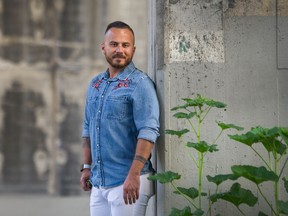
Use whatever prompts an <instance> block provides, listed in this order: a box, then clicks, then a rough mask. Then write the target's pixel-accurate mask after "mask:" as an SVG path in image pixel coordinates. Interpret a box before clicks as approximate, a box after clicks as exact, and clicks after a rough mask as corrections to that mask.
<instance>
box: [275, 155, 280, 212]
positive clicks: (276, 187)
mask: <svg viewBox="0 0 288 216" xmlns="http://www.w3.org/2000/svg"><path fill="white" fill-rule="evenodd" d="M274 158H275V162H274V172H275V174H276V175H277V176H278V161H277V153H276V152H275V156H274ZM279 178H280V177H279ZM278 183H279V179H278V180H277V181H275V182H274V196H275V206H276V211H277V214H276V215H279V207H278V199H279V184H278Z"/></svg>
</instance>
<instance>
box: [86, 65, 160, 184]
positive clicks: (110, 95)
mask: <svg viewBox="0 0 288 216" xmlns="http://www.w3.org/2000/svg"><path fill="white" fill-rule="evenodd" d="M158 136H159V104H158V99H157V96H156V91H155V87H154V84H153V82H152V80H151V79H150V78H149V77H148V76H147V75H146V74H145V73H143V72H141V71H139V70H138V69H137V68H135V66H134V64H133V62H131V63H130V64H129V65H128V66H127V67H126V68H125V69H124V70H123V71H121V72H120V73H119V74H118V75H117V76H116V77H114V78H109V72H108V70H107V71H106V72H104V73H101V74H99V75H98V76H96V77H95V78H93V79H92V81H91V82H90V84H89V87H88V90H87V95H86V107H85V117H84V123H83V131H82V137H89V138H90V142H91V155H92V161H93V162H92V168H91V182H92V184H93V185H94V186H96V187H103V188H105V187H106V188H108V187H114V186H118V185H121V184H123V183H124V181H125V179H126V177H127V175H128V172H129V169H130V166H131V164H132V162H133V158H134V155H135V150H136V144H137V139H140V138H141V139H145V140H148V141H151V142H153V143H155V141H156V139H157V137H158ZM151 171H153V168H152V165H151V162H150V160H148V161H147V162H146V163H145V165H144V168H143V170H142V172H141V173H146V172H151Z"/></svg>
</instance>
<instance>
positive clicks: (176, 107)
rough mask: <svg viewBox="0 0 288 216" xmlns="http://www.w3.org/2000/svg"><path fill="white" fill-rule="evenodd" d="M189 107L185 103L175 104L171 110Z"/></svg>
mask: <svg viewBox="0 0 288 216" xmlns="http://www.w3.org/2000/svg"><path fill="white" fill-rule="evenodd" d="M187 107H188V105H187V104H185V105H181V106H175V107H173V108H172V109H171V111H176V110H179V109H186V108H187Z"/></svg>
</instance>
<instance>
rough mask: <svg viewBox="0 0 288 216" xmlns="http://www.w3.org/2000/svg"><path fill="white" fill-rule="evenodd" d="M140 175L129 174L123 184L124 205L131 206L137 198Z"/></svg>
mask: <svg viewBox="0 0 288 216" xmlns="http://www.w3.org/2000/svg"><path fill="white" fill-rule="evenodd" d="M139 190H140V174H133V173H129V174H128V176H127V178H126V180H125V182H124V184H123V198H124V202H125V204H126V205H128V204H130V205H131V204H133V203H135V202H136V200H137V199H138V198H139Z"/></svg>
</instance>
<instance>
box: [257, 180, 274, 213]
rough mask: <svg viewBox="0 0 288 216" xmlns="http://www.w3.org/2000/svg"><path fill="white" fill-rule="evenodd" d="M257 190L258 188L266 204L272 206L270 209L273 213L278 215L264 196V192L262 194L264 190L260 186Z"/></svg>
mask: <svg viewBox="0 0 288 216" xmlns="http://www.w3.org/2000/svg"><path fill="white" fill-rule="evenodd" d="M257 188H258V190H259V192H260V194H261V196H262V197H263V198H264V200H265V202H266V203H267V204H268V205H269V206H270V209H271V210H272V211H273V213H274V214H275V215H277V213H276V212H275V210H274V209H273V206H272V205H271V203H269V201H268V199H267V197H266V196H265V195H264V194H263V192H262V190H261V189H260V187H259V185H258V184H257Z"/></svg>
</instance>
